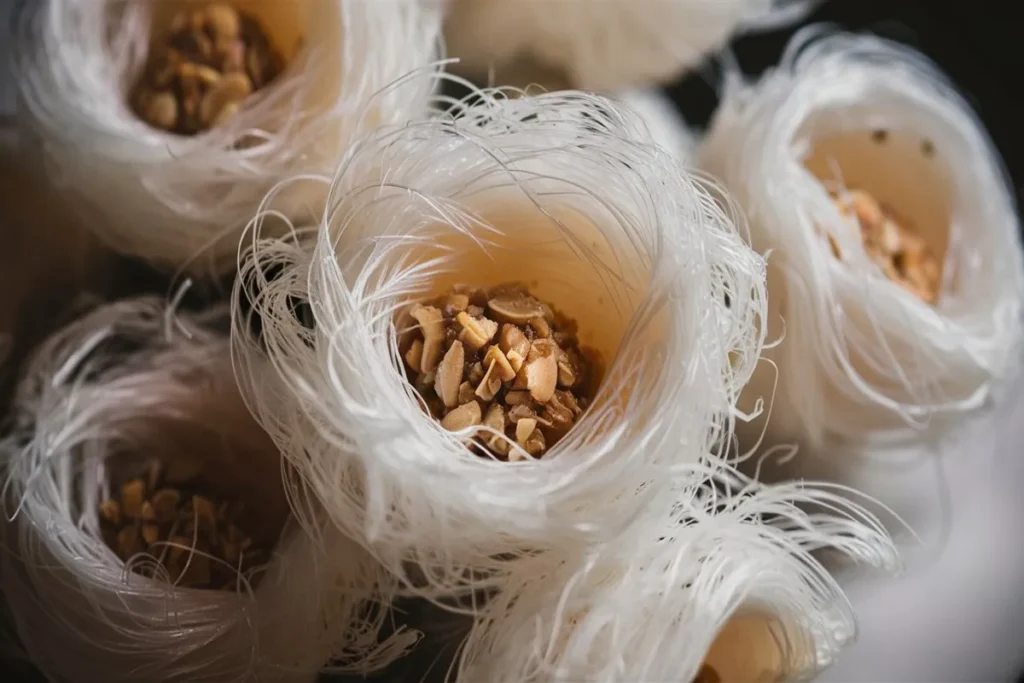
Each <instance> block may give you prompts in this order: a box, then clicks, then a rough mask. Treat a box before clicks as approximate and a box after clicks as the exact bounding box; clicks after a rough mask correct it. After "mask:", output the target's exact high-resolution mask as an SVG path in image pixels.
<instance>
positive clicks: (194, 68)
mask: <svg viewBox="0 0 1024 683" xmlns="http://www.w3.org/2000/svg"><path fill="white" fill-rule="evenodd" d="M282 68H283V61H282V59H281V57H280V56H279V55H278V54H277V53H276V52H275V51H274V49H273V47H272V46H271V44H270V41H269V39H268V38H267V35H266V33H265V32H264V31H263V29H262V28H261V27H260V25H259V23H258V22H257V21H256V20H255V19H254V18H253V17H251V16H249V15H247V14H245V13H242V12H239V11H238V10H236V9H234V8H233V7H231V6H230V5H228V4H224V3H214V4H210V5H205V6H201V7H199V8H193V9H184V10H182V11H180V12H179V13H178V14H177V15H175V17H174V19H173V20H172V22H171V25H170V31H169V33H168V35H167V37H166V42H164V43H162V44H160V45H158V46H154V48H153V51H152V54H151V57H150V61H149V64H148V65H147V68H146V70H145V72H144V74H143V76H142V79H141V80H140V82H139V83H138V85H137V86H136V88H135V91H134V93H133V96H132V104H133V107H134V109H135V112H136V113H137V114H138V116H139V117H140V118H141V119H142V120H144V121H146V122H147V123H148V124H149V125H151V126H153V127H154V128H159V129H161V130H166V131H169V132H172V133H177V134H179V135H195V134H197V133H200V132H202V131H205V130H208V129H210V128H213V127H215V126H218V125H220V124H222V123H224V122H225V121H227V120H228V119H230V118H231V117H232V116H234V115H235V114H236V113H237V112H238V110H239V108H240V107H241V106H242V101H243V100H244V99H245V98H246V97H248V96H249V95H250V94H252V93H253V92H255V91H256V90H259V89H260V88H262V87H263V86H265V85H266V84H267V83H269V82H270V81H271V80H273V79H274V78H275V77H276V76H277V75H278V74H279V73H280V72H281V69H282Z"/></svg>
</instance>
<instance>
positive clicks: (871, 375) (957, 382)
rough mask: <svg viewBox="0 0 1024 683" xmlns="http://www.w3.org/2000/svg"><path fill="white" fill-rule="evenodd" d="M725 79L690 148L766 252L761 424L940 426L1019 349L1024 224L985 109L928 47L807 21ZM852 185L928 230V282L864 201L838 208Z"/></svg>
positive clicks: (806, 431) (849, 430)
mask: <svg viewBox="0 0 1024 683" xmlns="http://www.w3.org/2000/svg"><path fill="white" fill-rule="evenodd" d="M732 85H733V86H734V87H730V88H729V89H728V90H727V92H726V94H725V97H724V101H723V105H722V107H721V110H720V111H719V112H718V114H717V115H716V118H715V120H714V122H713V124H712V127H711V129H710V131H709V134H708V136H707V138H706V140H705V142H704V146H703V148H702V150H701V152H700V155H699V156H700V159H699V163H700V165H701V166H702V167H703V168H705V169H707V170H709V171H711V172H712V173H713V174H715V175H716V176H718V177H719V178H720V180H721V181H722V182H723V184H724V185H725V186H726V187H727V189H728V190H729V192H730V194H731V195H732V197H733V199H734V200H735V201H736V202H737V203H738V204H740V205H741V206H742V207H743V208H744V209H745V211H746V212H747V214H748V219H749V222H750V233H751V240H752V243H753V246H754V248H755V249H756V250H758V251H759V252H761V253H765V254H769V257H768V263H769V276H768V283H769V292H770V296H769V318H768V321H769V335H768V336H769V340H770V341H773V342H774V341H777V340H781V341H780V343H778V344H777V345H776V346H773V347H772V348H770V350H768V351H767V352H766V354H765V355H766V357H767V358H768V359H770V361H771V363H765V364H764V367H761V368H759V369H758V372H757V373H756V374H755V381H754V383H753V384H752V387H751V392H752V393H756V394H758V395H760V396H763V397H765V399H766V400H767V399H768V398H770V395H771V393H772V390H773V388H775V386H776V384H777V391H776V393H775V396H774V404H773V406H772V409H771V417H770V419H769V420H768V429H769V430H770V431H774V432H775V433H776V434H778V435H780V436H783V437H785V438H787V439H790V438H792V439H796V440H799V441H805V442H807V443H809V444H811V445H812V446H816V447H821V448H820V450H822V452H823V453H824V452H826V451H829V450H831V448H832V446H837V447H838V446H839V445H841V444H846V445H848V446H850V447H856V444H863V443H865V441H866V440H871V441H875V440H877V442H878V443H890V444H893V443H898V442H904V443H909V442H910V441H908V439H907V437H910V439H911V440H914V441H916V440H918V439H919V438H920V437H921V435H922V434H923V433H927V434H930V435H935V436H938V435H941V434H943V433H945V430H946V429H948V428H949V427H951V426H954V425H956V424H957V418H960V417H962V416H965V415H966V414H968V413H971V412H972V411H974V410H975V409H977V408H978V407H980V406H982V405H983V404H984V403H985V402H986V401H987V399H989V398H990V397H991V396H992V395H993V393H994V390H995V389H997V387H999V386H1000V382H1001V381H1002V380H1005V379H1006V378H1008V377H1009V376H1011V375H1012V374H1013V373H1014V371H1015V370H1016V367H1017V365H1018V362H1017V361H1018V357H1019V356H1020V352H1021V330H1022V328H1021V304H1022V295H1024V260H1022V257H1021V243H1020V236H1019V233H1020V225H1019V222H1018V218H1017V215H1016V211H1015V206H1014V200H1013V198H1012V190H1011V187H1010V185H1009V184H1008V182H1007V177H1006V175H1005V173H1004V169H1003V166H1002V163H1001V161H1000V159H999V157H998V155H997V153H996V151H995V149H994V147H993V145H992V143H991V142H990V140H989V138H988V137H987V135H986V133H985V131H984V130H983V128H982V126H981V124H980V122H979V121H978V119H977V118H976V117H975V115H974V114H973V113H972V111H971V110H970V108H969V107H968V105H967V104H966V102H965V101H964V100H963V99H962V98H961V97H960V96H959V95H958V94H957V93H956V92H955V90H954V89H953V87H952V86H951V85H950V84H949V83H948V81H947V80H946V79H945V78H944V77H943V76H942V75H941V74H940V73H938V71H937V69H936V67H935V66H934V65H933V64H932V63H930V62H929V61H927V60H926V59H925V58H924V57H922V56H921V55H919V54H917V53H915V52H913V51H911V50H909V49H907V48H904V47H901V46H897V45H895V44H892V43H889V42H886V41H883V40H881V39H877V38H874V37H869V36H857V35H848V34H828V33H823V32H821V31H820V30H819V29H815V28H812V29H810V33H808V34H803V35H799V36H797V38H795V39H794V43H793V44H792V45H791V46H790V49H789V50H788V52H787V54H786V55H785V56H784V59H783V61H782V64H781V65H780V66H779V67H778V68H777V69H776V70H774V71H772V72H770V73H768V74H767V75H766V76H765V77H764V78H763V80H761V81H760V82H759V83H757V84H755V85H750V86H748V85H743V84H739V83H738V82H734V83H733V84H732ZM854 193H866V194H867V196H870V197H872V198H873V199H874V201H875V202H877V204H878V205H879V206H880V207H882V208H883V209H885V210H887V211H891V212H892V213H893V214H894V215H895V216H897V217H898V220H899V221H900V222H902V223H904V224H905V225H907V226H909V227H910V228H912V229H913V230H914V232H915V234H916V235H917V237H919V238H920V239H921V240H922V241H923V242H924V243H925V244H927V245H929V246H930V248H931V249H932V251H933V253H934V255H935V256H934V260H933V262H934V263H937V264H938V268H937V276H936V277H935V287H934V296H933V297H932V298H928V297H922V296H919V295H918V294H917V293H916V291H915V290H913V289H909V288H907V287H905V286H904V285H903V284H901V283H900V281H899V280H898V279H893V277H892V276H891V275H887V273H888V272H889V271H886V270H885V269H884V268H883V266H881V265H876V264H878V261H877V260H874V257H872V252H870V251H869V249H868V247H867V246H866V245H867V244H868V243H867V242H866V241H865V239H866V238H864V237H863V236H862V234H864V235H866V234H869V233H868V228H870V227H871V226H870V223H871V220H873V219H870V220H862V219H860V218H855V217H853V216H851V213H850V212H849V211H848V210H846V209H844V208H842V207H844V206H851V204H843V202H847V201H849V200H851V198H853V197H854V196H856V195H855V194H854ZM837 200H838V201H837ZM894 263H896V264H897V266H898V265H899V262H898V261H894ZM769 346H771V344H769ZM825 444H829V445H828V447H824V446H825Z"/></svg>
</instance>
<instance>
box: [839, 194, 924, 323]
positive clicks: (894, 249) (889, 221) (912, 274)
mask: <svg viewBox="0 0 1024 683" xmlns="http://www.w3.org/2000/svg"><path fill="white" fill-rule="evenodd" d="M832 197H833V200H834V202H835V205H836V207H837V208H838V209H839V211H840V213H842V214H843V215H844V216H846V217H847V218H849V219H850V220H852V221H855V222H856V224H857V225H858V227H859V229H860V235H861V239H862V241H863V244H864V250H865V251H866V252H867V255H868V257H869V258H870V259H871V260H872V261H873V262H874V263H875V264H877V265H878V267H879V268H881V269H882V272H883V273H884V274H885V276H886V277H887V278H889V279H890V280H891V281H892V282H895V283H896V284H898V285H900V286H901V287H903V288H904V289H906V290H907V291H909V292H910V293H912V294H914V295H915V296H917V297H918V298H919V299H921V300H922V301H925V302H927V303H930V304H933V303H935V301H936V299H937V298H938V293H939V272H940V268H939V260H938V258H937V257H936V256H935V253H934V252H933V251H932V250H931V249H930V248H929V247H928V245H927V243H925V241H924V240H923V239H922V238H921V237H920V236H919V235H917V234H916V233H914V232H913V231H912V230H911V229H910V228H909V227H908V226H907V224H906V222H905V221H902V220H900V219H898V218H897V217H896V215H895V214H894V213H893V212H892V211H890V210H889V209H887V208H886V207H884V206H882V205H881V204H880V203H879V202H878V201H877V200H876V199H875V198H874V197H872V196H871V195H870V194H868V193H867V192H864V191H863V190H851V191H847V192H843V193H841V194H838V193H833V195H832ZM828 237H829V244H830V246H831V248H832V253H833V255H834V256H835V257H836V258H837V259H840V260H842V253H841V252H840V249H839V245H838V244H837V243H836V241H835V239H834V238H833V237H832V236H831V235H829V236H828Z"/></svg>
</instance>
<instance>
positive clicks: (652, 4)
mask: <svg viewBox="0 0 1024 683" xmlns="http://www.w3.org/2000/svg"><path fill="white" fill-rule="evenodd" d="M809 4H810V3H808V2H805V1H804V0H795V1H794V0H668V1H666V0H633V1H631V2H607V1H605V0H559V1H558V2H536V1H535V0H451V4H450V8H449V11H448V16H447V17H446V19H445V29H444V33H445V43H446V47H447V50H448V56H449V57H453V58H457V59H459V60H460V61H459V63H458V64H455V65H453V66H452V68H453V69H454V70H456V71H459V72H462V73H465V74H466V75H468V76H470V77H476V78H482V79H486V78H488V77H489V75H490V74H491V73H496V74H497V75H498V77H499V78H501V77H502V76H503V74H505V73H506V72H512V73H517V74H526V76H525V77H528V78H529V77H534V76H535V75H537V74H550V78H553V79H554V80H556V81H563V80H564V81H565V82H566V83H567V84H568V85H569V86H571V87H574V88H581V89H586V90H605V91H611V90H617V89H619V88H625V87H630V86H636V85H652V84H655V83H658V82H663V81H666V80H669V79H671V78H674V77H675V76H677V75H678V74H679V73H681V72H682V71H684V70H686V69H689V68H692V67H694V66H696V65H697V64H699V63H700V62H701V60H703V59H704V58H705V57H706V56H707V54H708V53H709V52H711V51H714V50H717V49H718V48H720V47H721V46H722V45H724V44H725V43H726V42H727V41H728V40H729V38H730V36H732V35H733V34H734V33H735V32H736V31H738V30H742V29H744V28H748V29H750V28H756V27H767V26H773V25H778V24H781V23H786V22H788V21H791V20H794V19H796V18H797V17H798V16H799V15H800V14H801V13H803V12H804V11H805V9H806V7H807V6H808V5H809ZM539 80H540V81H541V84H544V81H545V80H546V79H545V78H544V76H543V75H542V76H540V78H539ZM500 82H506V81H504V80H503V81H500ZM515 84H516V85H526V83H515Z"/></svg>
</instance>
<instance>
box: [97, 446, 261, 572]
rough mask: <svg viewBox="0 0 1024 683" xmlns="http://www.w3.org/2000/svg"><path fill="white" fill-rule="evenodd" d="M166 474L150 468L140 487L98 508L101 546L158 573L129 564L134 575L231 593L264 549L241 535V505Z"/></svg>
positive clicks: (133, 485) (128, 487)
mask: <svg viewBox="0 0 1024 683" xmlns="http://www.w3.org/2000/svg"><path fill="white" fill-rule="evenodd" d="M172 470H173V468H171V467H167V468H164V467H160V466H155V467H154V468H151V470H150V472H149V474H148V476H147V477H146V480H145V481H144V480H143V478H135V479H131V480H129V481H127V482H125V483H124V484H122V485H121V487H120V493H119V496H118V498H116V499H109V500H105V501H103V502H101V503H100V504H99V518H100V531H101V534H102V536H103V538H104V540H105V541H106V543H107V545H109V546H110V548H111V550H113V551H114V553H116V554H117V556H118V557H119V558H120V559H121V560H122V561H124V562H128V561H129V560H131V559H132V558H133V557H134V556H136V555H139V554H140V553H146V554H148V555H150V556H151V557H153V558H156V559H157V560H158V562H159V564H160V566H161V569H162V571H160V570H154V568H153V567H152V563H146V562H142V563H133V564H132V570H133V571H135V572H136V573H139V574H142V575H144V576H151V577H156V576H163V575H166V576H167V578H168V580H169V581H170V582H171V583H173V584H175V585H177V586H179V587H182V588H200V589H212V590H218V589H220V590H235V587H236V585H237V581H238V574H239V572H240V573H242V575H243V576H245V575H248V574H250V573H251V572H252V570H254V569H256V568H257V567H259V566H260V565H262V564H264V563H265V562H266V559H267V553H266V551H265V550H264V549H263V548H264V546H263V545H262V544H258V543H256V542H254V540H253V539H252V538H251V537H250V536H249V535H247V534H246V533H245V532H243V531H242V529H245V528H246V527H247V526H249V524H248V521H249V520H247V518H246V516H245V514H244V512H245V507H244V505H242V504H240V503H233V502H229V501H217V500H216V499H215V498H213V497H211V496H208V495H204V494H203V493H201V492H199V491H196V490H195V486H194V482H191V483H190V482H181V481H178V480H174V479H172V478H171V476H170V475H172V474H175V473H174V472H173V471H172ZM172 482H173V485H172ZM178 485H182V486H183V487H184V489H185V490H188V491H190V493H189V494H188V495H185V494H184V493H183V490H182V489H179V488H176V486H178ZM211 557H212V558H214V559H213V560H211V559H210V558H211ZM250 581H252V578H250Z"/></svg>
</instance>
